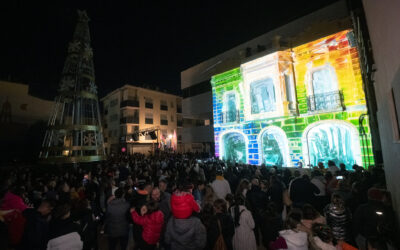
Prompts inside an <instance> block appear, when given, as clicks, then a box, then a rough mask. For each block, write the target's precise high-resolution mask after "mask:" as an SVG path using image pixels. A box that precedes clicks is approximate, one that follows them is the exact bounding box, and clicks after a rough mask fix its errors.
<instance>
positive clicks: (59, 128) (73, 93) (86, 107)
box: [39, 11, 105, 163]
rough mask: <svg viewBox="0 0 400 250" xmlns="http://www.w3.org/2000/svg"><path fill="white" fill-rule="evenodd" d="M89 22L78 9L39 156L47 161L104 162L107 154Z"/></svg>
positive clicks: (85, 15)
mask: <svg viewBox="0 0 400 250" xmlns="http://www.w3.org/2000/svg"><path fill="white" fill-rule="evenodd" d="M88 21H89V18H88V16H87V14H86V12H85V11H78V23H77V26H76V29H75V33H74V36H73V39H72V42H70V44H69V47H68V55H67V58H66V60H65V64H64V69H63V72H62V77H61V81H60V86H59V90H58V96H57V97H56V100H55V107H54V109H53V113H52V115H51V117H50V119H49V121H48V128H47V131H46V134H45V137H44V140H43V144H42V151H41V152H40V155H39V158H40V159H41V160H43V161H44V162H47V163H76V162H91V161H100V160H102V159H103V158H104V156H105V152H104V146H103V135H102V127H101V122H100V112H99V104H98V99H97V87H96V84H95V77H94V66H93V52H92V48H91V47H90V34H89V26H88Z"/></svg>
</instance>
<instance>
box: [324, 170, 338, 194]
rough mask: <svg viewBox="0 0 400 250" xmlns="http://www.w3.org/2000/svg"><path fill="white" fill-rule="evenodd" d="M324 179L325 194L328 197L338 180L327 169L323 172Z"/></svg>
mask: <svg viewBox="0 0 400 250" xmlns="http://www.w3.org/2000/svg"><path fill="white" fill-rule="evenodd" d="M325 180H326V195H327V196H329V197H330V196H332V194H333V192H334V191H335V189H336V187H337V184H338V180H337V179H336V177H335V176H334V175H333V174H332V173H331V172H330V171H327V172H326V173H325Z"/></svg>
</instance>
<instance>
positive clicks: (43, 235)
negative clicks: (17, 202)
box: [19, 200, 56, 250]
mask: <svg viewBox="0 0 400 250" xmlns="http://www.w3.org/2000/svg"><path fill="white" fill-rule="evenodd" d="M55 205H56V204H55V201H54V200H43V201H42V203H41V204H40V206H39V207H38V208H37V209H34V208H27V209H25V210H24V212H23V213H22V214H23V216H24V217H25V219H26V222H25V227H24V233H23V236H22V240H21V244H20V245H19V249H21V250H40V249H45V248H46V244H47V240H48V239H47V235H48V233H49V218H50V214H51V212H52V210H53V208H54V207H55Z"/></svg>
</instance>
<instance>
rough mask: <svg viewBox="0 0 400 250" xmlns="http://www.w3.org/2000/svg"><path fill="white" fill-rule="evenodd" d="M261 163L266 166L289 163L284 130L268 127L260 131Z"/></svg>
mask: <svg viewBox="0 0 400 250" xmlns="http://www.w3.org/2000/svg"><path fill="white" fill-rule="evenodd" d="M259 143H260V149H261V159H262V160H261V163H263V164H265V165H267V166H285V167H288V166H289V165H290V159H289V149H288V141H287V138H286V134H285V132H284V131H283V130H282V129H280V128H278V127H273V126H271V127H268V128H265V129H264V131H261V133H260V138H259Z"/></svg>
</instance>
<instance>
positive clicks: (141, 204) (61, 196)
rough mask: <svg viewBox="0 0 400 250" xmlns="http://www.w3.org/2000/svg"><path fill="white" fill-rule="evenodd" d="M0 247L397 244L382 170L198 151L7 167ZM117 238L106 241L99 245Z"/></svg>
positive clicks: (0, 203) (251, 248)
mask: <svg viewBox="0 0 400 250" xmlns="http://www.w3.org/2000/svg"><path fill="white" fill-rule="evenodd" d="M0 178H1V179H0V180H1V190H0V197H1V200H0V231H1V232H0V249H18V250H19V249H23V250H29V249H35V250H36V249H50V250H52V249H58V250H61V249H69V250H74V249H88V250H89V249H110V250H114V249H117V246H118V245H119V249H124V250H125V249H127V247H128V242H129V239H130V238H133V244H134V249H142V250H144V249H166V250H169V249H172V250H179V249H188V250H190V249H193V250H200V249H230V250H231V249H236V250H242V249H243V250H255V249H258V248H259V247H263V248H265V249H272V250H274V249H290V250H291V249H300V250H302V249H315V250H317V249H322V250H325V249H327V250H329V249H344V250H346V249H379V250H381V249H397V248H396V246H397V242H396V241H397V239H396V236H397V235H396V233H398V231H397V226H396V223H395V221H396V219H395V215H394V211H393V209H392V204H391V199H390V193H389V192H388V191H386V185H385V177H384V171H383V169H382V168H381V167H371V168H370V169H369V170H368V171H367V170H364V169H363V168H362V167H359V166H356V165H355V166H353V170H352V171H348V170H346V166H344V165H343V164H341V165H340V166H339V167H337V166H336V165H335V163H334V162H333V161H329V162H328V164H327V166H324V164H323V163H319V164H318V166H316V167H314V168H310V169H304V168H278V167H276V166H271V167H266V166H263V165H261V166H252V165H246V164H238V163H230V162H225V161H221V160H218V159H215V158H206V157H203V156H201V155H198V154H174V153H160V154H158V155H149V156H145V155H142V154H133V155H113V156H111V157H110V158H109V159H108V160H107V161H104V162H99V163H93V164H85V165H80V166H77V165H74V166H47V167H39V166H25V167H24V166H11V167H9V168H3V169H0ZM101 239H107V240H106V242H107V244H108V246H106V247H105V246H102V245H101V246H100V245H99V242H103V241H102V240H101Z"/></svg>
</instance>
